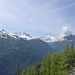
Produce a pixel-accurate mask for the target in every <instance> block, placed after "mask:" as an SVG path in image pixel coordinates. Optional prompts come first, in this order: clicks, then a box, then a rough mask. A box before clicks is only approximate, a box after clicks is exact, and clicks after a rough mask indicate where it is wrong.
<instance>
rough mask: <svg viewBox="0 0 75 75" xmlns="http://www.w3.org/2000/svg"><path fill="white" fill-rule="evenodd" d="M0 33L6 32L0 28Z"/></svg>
mask: <svg viewBox="0 0 75 75" xmlns="http://www.w3.org/2000/svg"><path fill="white" fill-rule="evenodd" d="M0 33H6V34H8V33H7V32H6V31H5V30H4V29H0Z"/></svg>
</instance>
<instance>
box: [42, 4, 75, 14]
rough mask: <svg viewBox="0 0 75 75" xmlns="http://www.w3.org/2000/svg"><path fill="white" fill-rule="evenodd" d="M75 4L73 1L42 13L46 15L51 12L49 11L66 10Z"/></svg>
mask: <svg viewBox="0 0 75 75" xmlns="http://www.w3.org/2000/svg"><path fill="white" fill-rule="evenodd" d="M73 6H75V3H72V4H69V5H66V6H63V7H59V8H57V9H53V10H50V11H47V12H45V13H43V14H42V15H46V14H49V13H54V12H57V11H60V10H64V9H67V8H70V7H73Z"/></svg>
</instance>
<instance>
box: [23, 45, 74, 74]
mask: <svg viewBox="0 0 75 75" xmlns="http://www.w3.org/2000/svg"><path fill="white" fill-rule="evenodd" d="M74 67H75V49H72V47H68V46H67V48H66V50H65V51H64V53H63V54H61V55H60V54H57V53H54V54H48V55H46V56H45V57H44V60H43V62H42V63H37V64H33V65H31V66H30V67H29V68H27V69H26V70H23V71H22V75H70V74H71V72H72V70H73V69H74Z"/></svg>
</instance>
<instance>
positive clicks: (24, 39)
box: [0, 29, 75, 75]
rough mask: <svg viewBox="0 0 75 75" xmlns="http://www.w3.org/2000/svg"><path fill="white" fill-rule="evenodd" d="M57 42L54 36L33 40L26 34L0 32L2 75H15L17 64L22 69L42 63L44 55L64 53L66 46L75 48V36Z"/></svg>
mask: <svg viewBox="0 0 75 75" xmlns="http://www.w3.org/2000/svg"><path fill="white" fill-rule="evenodd" d="M62 39H63V40H55V37H53V36H46V37H40V38H33V37H31V36H30V35H29V34H26V33H25V32H19V33H18V32H16V33H14V34H10V33H8V32H6V31H5V30H4V29H2V30H1V31H0V75H13V74H14V73H15V71H16V66H17V65H16V64H17V62H18V61H20V63H21V69H25V68H27V67H28V66H29V65H31V64H34V63H38V62H41V61H42V59H43V57H44V55H47V54H48V53H50V52H51V53H54V52H59V53H60V52H62V51H63V49H65V47H66V45H70V46H71V45H74V46H75V43H74V42H75V35H73V34H71V35H69V36H65V37H63V38H62Z"/></svg>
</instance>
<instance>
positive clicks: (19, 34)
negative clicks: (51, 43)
mask: <svg viewBox="0 0 75 75" xmlns="http://www.w3.org/2000/svg"><path fill="white" fill-rule="evenodd" d="M0 38H4V39H8V38H11V39H20V38H22V39H25V40H31V39H33V38H32V37H31V36H30V35H29V34H26V33H25V32H16V33H8V32H6V31H5V30H4V29H1V30H0Z"/></svg>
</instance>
